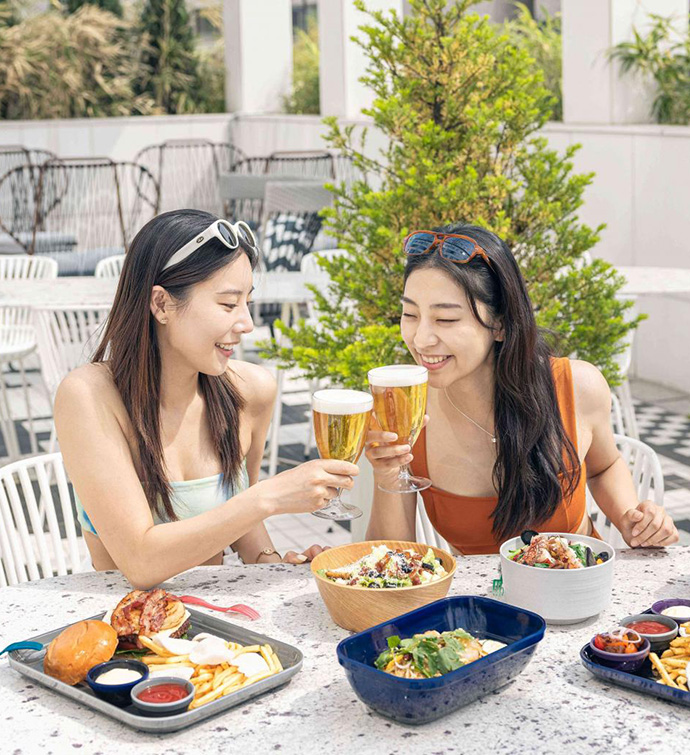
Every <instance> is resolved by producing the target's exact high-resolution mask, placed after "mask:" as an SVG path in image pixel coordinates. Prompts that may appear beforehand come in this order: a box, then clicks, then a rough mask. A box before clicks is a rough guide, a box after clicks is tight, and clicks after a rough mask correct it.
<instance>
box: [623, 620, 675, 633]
mask: <svg viewBox="0 0 690 755" xmlns="http://www.w3.org/2000/svg"><path fill="white" fill-rule="evenodd" d="M628 629H633V630H634V631H636V632H638V633H639V634H665V633H666V632H668V631H670V630H669V628H668V627H667V626H666V624H662V623H661V622H660V621H633V622H632V624H628Z"/></svg>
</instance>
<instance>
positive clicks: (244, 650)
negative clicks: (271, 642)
mask: <svg viewBox="0 0 690 755" xmlns="http://www.w3.org/2000/svg"><path fill="white" fill-rule="evenodd" d="M260 648H261V646H260V645H247V647H240V648H238V649H237V651H236V653H235V655H243V654H244V653H258V652H259V650H260ZM233 649H234V648H233Z"/></svg>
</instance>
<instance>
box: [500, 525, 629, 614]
mask: <svg viewBox="0 0 690 755" xmlns="http://www.w3.org/2000/svg"><path fill="white" fill-rule="evenodd" d="M539 534H545V535H562V536H563V537H565V538H567V539H568V540H570V541H572V542H576V543H583V544H584V545H588V546H589V547H590V548H591V549H592V550H593V551H594V553H595V554H598V553H602V552H603V551H606V552H607V553H608V554H609V560H608V561H605V562H604V563H603V564H599V565H598V566H587V567H585V568H583V569H540V568H539V567H535V566H525V565H524V564H517V563H515V562H514V561H511V560H510V559H509V558H508V553H509V551H511V550H515V549H516V548H520V547H521V546H522V545H524V543H523V542H522V540H521V539H520V538H519V537H515V538H511V539H510V540H506V542H505V543H503V545H502V546H501V548H500V551H499V553H500V556H501V574H502V575H503V589H504V595H503V597H502V600H503V601H504V602H506V603H510V604H511V605H514V606H518V607H519V608H526V609H527V610H528V611H534V613H538V614H539V615H540V616H543V617H544V619H545V620H546V621H547V622H548V623H549V624H576V623H577V622H578V621H584V620H585V619H588V618H590V617H591V616H596V615H597V614H598V613H599V612H601V611H602V610H603V609H604V608H606V607H607V606H608V605H609V603H610V602H611V587H612V584H613V568H614V563H615V561H616V551H615V550H614V549H613V548H612V547H611V546H610V545H609V544H608V543H605V542H603V541H602V540H597V539H596V538H593V537H585V536H584V535H573V534H570V533H567V532H544V533H539Z"/></svg>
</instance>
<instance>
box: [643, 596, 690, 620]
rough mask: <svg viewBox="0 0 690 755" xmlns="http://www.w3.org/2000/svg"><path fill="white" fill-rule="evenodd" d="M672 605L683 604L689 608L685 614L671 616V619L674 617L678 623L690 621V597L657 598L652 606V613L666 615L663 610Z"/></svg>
mask: <svg viewBox="0 0 690 755" xmlns="http://www.w3.org/2000/svg"><path fill="white" fill-rule="evenodd" d="M671 606H682V607H683V608H687V609H688V610H687V611H686V613H685V616H669V617H668V618H669V619H673V620H674V621H675V622H676V624H684V623H685V622H686V621H690V598H667V599H666V600H657V602H656V603H654V605H653V606H652V613H656V614H658V615H659V616H666V614H664V613H662V611H665V610H666V609H667V608H671Z"/></svg>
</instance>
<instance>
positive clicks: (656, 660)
mask: <svg viewBox="0 0 690 755" xmlns="http://www.w3.org/2000/svg"><path fill="white" fill-rule="evenodd" d="M649 660H650V661H651V664H652V666H654V668H655V669H656V670H657V671H658V672H659V675H660V676H661V678H662V679H663V680H664V682H665V683H666V684H667V685H668V686H669V687H675V688H676V689H677V688H678V685H677V684H676V683H675V682H674V681H673V679H671V677H670V676H669V675H668V671H666V669H665V668H664V665H663V664H662V662H661V660H660V659H659V656H658V655H657V654H656V653H650V654H649Z"/></svg>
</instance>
